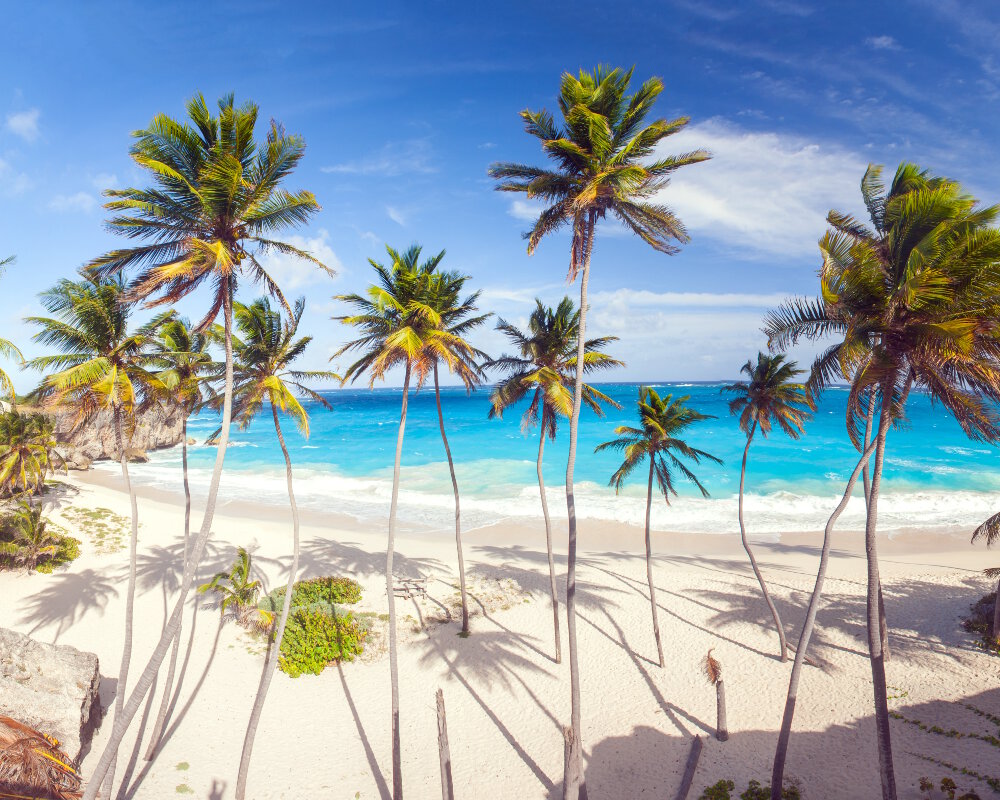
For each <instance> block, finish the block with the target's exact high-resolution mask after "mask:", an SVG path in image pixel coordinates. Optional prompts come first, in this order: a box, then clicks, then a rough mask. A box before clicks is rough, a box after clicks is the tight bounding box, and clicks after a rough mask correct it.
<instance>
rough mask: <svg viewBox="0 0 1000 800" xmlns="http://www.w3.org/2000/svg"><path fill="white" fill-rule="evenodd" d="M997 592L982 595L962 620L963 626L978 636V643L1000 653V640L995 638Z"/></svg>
mask: <svg viewBox="0 0 1000 800" xmlns="http://www.w3.org/2000/svg"><path fill="white" fill-rule="evenodd" d="M996 601H997V593H996V592H990V593H989V594H987V595H984V596H983V597H980V598H979V600H977V601H976V602H975V603H973V604H972V606H971V607H970V609H969V616H968V617H966V618H965V619H964V620H962V627H963V628H965V630H967V631H968V632H969V633H974V634H975V635H976V636H978V637H979V638H978V640H977V642H976V645H977V646H978V647H981V648H982V649H983V650H985V651H986V652H988V653H995V654H996V655H1000V642H997V641H996V640H994V639H993V636H992V631H993V608H994V605H995V604H996Z"/></svg>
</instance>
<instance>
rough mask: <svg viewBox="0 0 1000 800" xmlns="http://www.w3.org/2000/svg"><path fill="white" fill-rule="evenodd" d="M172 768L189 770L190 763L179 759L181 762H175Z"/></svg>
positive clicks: (182, 770)
mask: <svg viewBox="0 0 1000 800" xmlns="http://www.w3.org/2000/svg"><path fill="white" fill-rule="evenodd" d="M174 769H177V770H180V771H181V772H184V771H186V770H189V769H191V765H190V764H188V762H187V761H181V762H179V763H178V764H177V766H176V767H174Z"/></svg>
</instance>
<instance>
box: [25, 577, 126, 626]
mask: <svg viewBox="0 0 1000 800" xmlns="http://www.w3.org/2000/svg"><path fill="white" fill-rule="evenodd" d="M46 583H47V585H46V587H45V588H44V589H42V590H41V591H40V592H37V593H36V594H33V595H31V596H30V597H28V598H26V599H25V608H24V610H23V611H22V613H21V621H22V622H24V623H34V625H33V627H32V628H31V630H30V631H28V635H29V636H34V635H35V633H37V632H38V631H40V630H42V629H43V628H47V627H49V626H52V625H55V626H56V632H55V635H54V636H53V638H52V643H53V644H56V643H57V642H58V641H59V637H60V636H61V635H62V634H63V632H64V631H66V630H68V629H69V628H71V627H72V626H73V625H74V624H75V623H76V622H77V621H78V620H79V619H80V618H81V617H82V616H83V615H84V614H86V613H88V612H90V611H97V612H98V613H99V614H100V615H101V616H103V615H104V609H105V607H106V606H107V604H108V601H109V600H110V599H111V597H112V596H114V597H117V596H118V584H120V583H121V573H120V572H119V571H117V570H116V571H111V570H95V569H89V568H88V569H84V570H80V571H79V572H62V573H59V574H58V575H52V576H50V577H49V579H48V580H47V581H46Z"/></svg>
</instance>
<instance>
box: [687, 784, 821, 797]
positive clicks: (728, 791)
mask: <svg viewBox="0 0 1000 800" xmlns="http://www.w3.org/2000/svg"><path fill="white" fill-rule="evenodd" d="M735 790H736V784H735V783H733V782H732V781H727V780H721V781H718V782H717V783H715V784H713V785H711V786H706V787H705V791H703V792H702V793H701V796H700V797H699V798H698V800H731V798H732V796H733V795H732V792H734V791H735ZM739 797H740V800H770V799H771V787H770V786H761V785H760V783H759V782H758V781H750V785H749V786H747V788H746V791H744V792H743V793H742V794H741V795H740V796H739ZM781 797H782V800H799V798H800V797H801V795H800V794H799V790H798V787H796V786H785V788H784V789H782V790H781Z"/></svg>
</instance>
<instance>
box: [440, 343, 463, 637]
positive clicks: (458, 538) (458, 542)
mask: <svg viewBox="0 0 1000 800" xmlns="http://www.w3.org/2000/svg"><path fill="white" fill-rule="evenodd" d="M434 400H435V401H436V402H437V411H438V425H439V426H440V428H441V441H442V442H444V452H445V455H446V456H448V471H449V472H450V473H451V488H452V490H453V491H454V492H455V547H456V548H457V549H458V585H459V588H460V590H461V594H462V633H463V634H464V635H466V636H468V635H469V602H468V600H467V599H466V595H465V555H464V554H463V553H462V511H461V508H460V507H459V502H458V479H457V478H456V477H455V462H454V461H452V459H451V448H450V447H449V446H448V437H447V435H446V434H445V432H444V414H443V413H441V387H440V386H439V385H438V365H437V362H436V361H435V362H434Z"/></svg>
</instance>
